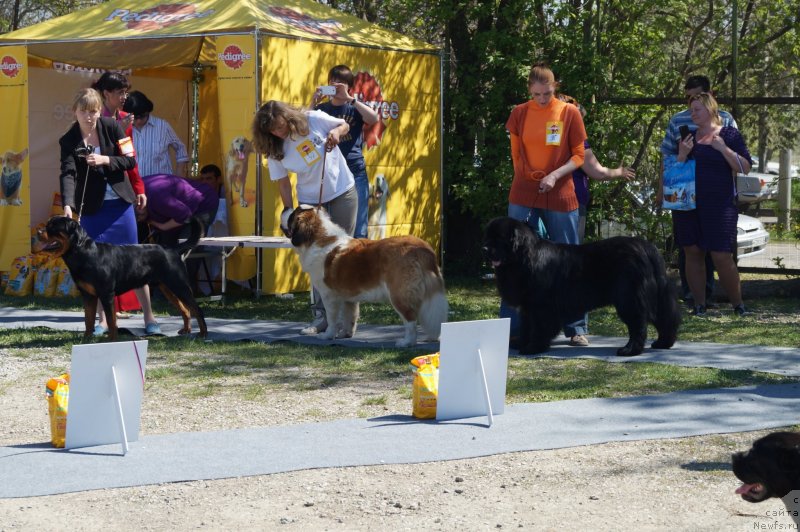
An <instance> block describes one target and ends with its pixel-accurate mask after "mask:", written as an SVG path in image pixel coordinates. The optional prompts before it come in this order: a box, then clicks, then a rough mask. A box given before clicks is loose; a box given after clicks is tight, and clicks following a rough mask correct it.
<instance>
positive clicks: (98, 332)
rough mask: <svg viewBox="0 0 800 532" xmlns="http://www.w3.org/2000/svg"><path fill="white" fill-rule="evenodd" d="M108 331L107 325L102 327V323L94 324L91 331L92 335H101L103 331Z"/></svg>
mask: <svg viewBox="0 0 800 532" xmlns="http://www.w3.org/2000/svg"><path fill="white" fill-rule="evenodd" d="M107 332H108V328H107V327H103V326H102V325H99V324H98V325H95V326H94V332H93V333H92V335H93V336H103V335H104V334H105V333H107Z"/></svg>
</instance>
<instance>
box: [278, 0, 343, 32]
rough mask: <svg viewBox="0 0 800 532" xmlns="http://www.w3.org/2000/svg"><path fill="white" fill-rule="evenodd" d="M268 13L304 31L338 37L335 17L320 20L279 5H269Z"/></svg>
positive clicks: (339, 25)
mask: <svg viewBox="0 0 800 532" xmlns="http://www.w3.org/2000/svg"><path fill="white" fill-rule="evenodd" d="M269 15H270V16H273V17H275V18H276V19H278V20H280V21H281V22H283V23H284V24H288V25H289V26H294V27H295V28H297V29H299V30H302V31H305V32H306V33H311V34H313V35H320V36H323V37H330V38H331V39H334V40H336V39H338V38H339V37H340V35H339V28H341V24H340V23H339V22H338V21H337V20H335V19H328V20H320V19H316V18H312V17H310V16H308V15H306V14H305V13H300V12H299V11H295V10H294V9H292V8H289V7H279V6H272V7H270V8H269Z"/></svg>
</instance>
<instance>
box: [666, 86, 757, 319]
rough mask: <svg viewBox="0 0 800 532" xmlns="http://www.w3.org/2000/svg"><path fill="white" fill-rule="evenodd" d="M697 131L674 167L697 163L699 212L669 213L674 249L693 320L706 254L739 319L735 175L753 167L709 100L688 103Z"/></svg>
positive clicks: (701, 298) (698, 310) (701, 296)
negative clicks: (679, 251)
mask: <svg viewBox="0 0 800 532" xmlns="http://www.w3.org/2000/svg"><path fill="white" fill-rule="evenodd" d="M690 110H691V116H692V121H693V122H694V123H695V124H697V130H696V131H695V132H694V133H692V135H688V136H687V137H685V138H684V139H683V140H681V142H680V143H679V144H678V161H681V162H683V161H686V160H687V159H694V160H695V189H696V192H695V194H696V197H695V199H696V203H697V208H696V209H695V210H692V211H673V213H672V214H673V218H674V220H675V225H676V229H677V240H678V244H679V245H680V246H681V247H682V248H683V249H684V251H685V252H686V279H687V281H688V282H689V289H690V290H691V292H692V296H693V297H694V301H695V307H694V311H693V312H692V314H694V315H699V316H702V315H703V314H705V312H706V293H705V268H706V266H705V259H704V257H705V253H706V251H708V252H710V253H711V258H712V260H713V261H714V268H715V269H716V270H717V274H718V275H719V280H720V283H721V285H722V287H723V289H724V290H725V293H726V294H727V295H728V300H729V301H730V303H731V305H732V306H733V310H734V312H735V313H736V314H737V315H740V316H741V315H744V314H745V307H744V304H743V303H742V289H741V285H740V282H739V270H738V269H737V268H736V261H735V258H734V257H735V255H734V254H735V253H736V221H737V218H738V216H739V214H738V211H737V210H736V174H737V173H738V172H741V173H744V174H746V173H748V172H749V171H750V167H751V165H752V164H753V162H752V159H751V158H750V153H749V152H748V150H747V146H746V145H745V143H744V139H743V138H742V135H741V134H740V133H739V130H738V129H736V128H734V127H722V121H721V119H720V117H719V110H718V107H717V102H716V100H715V99H714V97H713V96H712V95H711V94H708V93H701V94H697V95H695V96H692V98H691V99H690Z"/></svg>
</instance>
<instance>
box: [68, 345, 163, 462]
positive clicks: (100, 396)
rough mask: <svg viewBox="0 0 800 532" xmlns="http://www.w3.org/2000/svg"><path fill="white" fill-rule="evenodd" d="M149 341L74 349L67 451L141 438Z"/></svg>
mask: <svg viewBox="0 0 800 532" xmlns="http://www.w3.org/2000/svg"><path fill="white" fill-rule="evenodd" d="M146 361H147V340H138V341H135V342H113V343H100V344H90V345H75V346H73V347H72V368H71V371H70V384H69V404H68V410H67V435H66V444H65V448H67V449H74V448H76V447H90V446H93V445H106V444H110V443H121V444H122V448H123V453H126V452H127V451H128V442H133V441H136V440H138V439H139V425H140V418H141V410H142V396H143V395H144V374H145V371H144V370H145V362H146Z"/></svg>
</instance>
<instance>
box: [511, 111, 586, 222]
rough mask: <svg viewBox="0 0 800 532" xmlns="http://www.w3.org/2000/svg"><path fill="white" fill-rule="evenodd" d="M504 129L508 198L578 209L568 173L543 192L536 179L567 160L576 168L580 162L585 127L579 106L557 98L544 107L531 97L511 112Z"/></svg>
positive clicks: (538, 205)
mask: <svg viewBox="0 0 800 532" xmlns="http://www.w3.org/2000/svg"><path fill="white" fill-rule="evenodd" d="M506 129H508V132H509V133H510V134H511V159H512V160H513V162H514V180H513V181H512V182H511V191H510V192H509V195H508V201H509V202H510V203H514V204H516V205H525V206H531V207H536V208H540V209H548V210H552V211H562V212H568V211H574V210H575V209H577V208H578V199H577V198H576V197H575V185H574V184H573V182H572V173H571V172H570V174H569V175H565V176H562V177H561V178H560V179H559V180H558V181H556V184H555V187H553V190H551V191H549V192H545V193H542V194H540V193H539V181H540V180H541V179H542V178H544V176H546V175H547V174H549V173H550V172H552V171H553V170H556V169H557V168H560V167H562V166H564V165H565V164H567V162H569V161H570V160H571V161H572V162H574V163H575V166H577V167H579V168H580V167H581V166H582V165H583V158H584V148H583V141H584V140H586V128H585V127H584V125H583V119H582V118H581V113H580V111H579V110H578V108H577V107H575V106H574V105H571V104H568V103H565V102H562V101H560V100H558V99H557V98H552V99H551V100H550V103H548V104H547V105H546V106H545V107H541V106H540V105H539V104H538V103H536V102H535V101H533V100H530V101H528V102H526V103H523V104H521V105H518V106H516V107H515V108H514V110H512V111H511V116H510V117H509V118H508V122H506ZM523 155H524V156H523Z"/></svg>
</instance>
